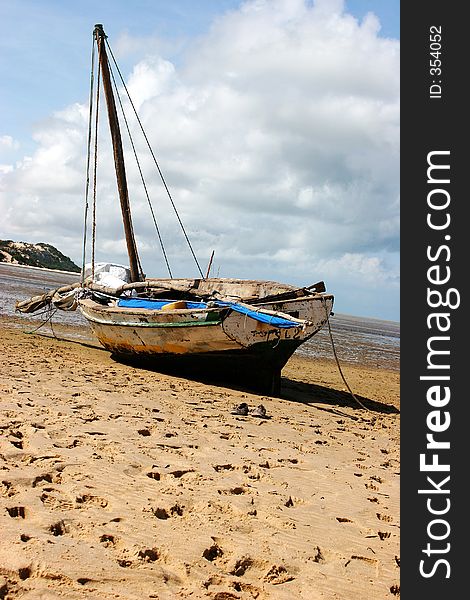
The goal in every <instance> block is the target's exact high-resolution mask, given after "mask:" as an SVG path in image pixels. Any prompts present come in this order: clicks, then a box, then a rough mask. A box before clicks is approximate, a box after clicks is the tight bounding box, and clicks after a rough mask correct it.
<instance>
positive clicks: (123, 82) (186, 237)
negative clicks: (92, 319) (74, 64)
mask: <svg viewBox="0 0 470 600" xmlns="http://www.w3.org/2000/svg"><path fill="white" fill-rule="evenodd" d="M105 41H106V46H107V47H108V50H109V53H110V54H111V57H112V59H113V62H114V65H115V67H116V70H117V72H118V74H119V78H120V80H121V83H122V85H123V87H124V89H125V90H126V94H127V97H128V98H129V102H130V104H131V106H132V109H133V111H134V114H135V116H136V118H137V122H138V123H139V126H140V129H141V131H142V134H143V136H144V138H145V141H146V143H147V146H148V149H149V150H150V153H151V155H152V158H153V161H154V163H155V166H156V167H157V170H158V173H159V175H160V179H161V181H162V183H163V186H164V188H165V191H166V193H167V195H168V198H169V200H170V202H171V205H172V207H173V210H174V211H175V215H176V218H177V219H178V222H179V224H180V227H181V230H182V232H183V235H184V237H185V239H186V242H187V244H188V246H189V249H190V251H191V254H192V256H193V258H194V261H195V263H196V266H197V268H198V270H199V273H200V275H201V277H202V279H204V274H203V272H202V270H201V267H200V265H199V262H198V260H197V258H196V254H195V253H194V250H193V247H192V245H191V242H190V241H189V237H188V235H187V233H186V230H185V228H184V225H183V222H182V221H181V218H180V216H179V213H178V210H177V208H176V206H175V203H174V201H173V198H172V196H171V193H170V190H169V188H168V186H167V183H166V181H165V178H164V176H163V173H162V171H161V169H160V165H159V164H158V161H157V159H156V157H155V154H154V152H153V150H152V147H151V145H150V142H149V140H148V137H147V134H146V133H145V130H144V128H143V125H142V122H141V120H140V118H139V115H138V114H137V110H136V108H135V106H134V103H133V101H132V98H131V96H130V94H129V90H128V89H127V86H126V83H125V81H124V78H123V76H122V73H121V70H120V69H119V66H118V64H117V62H116V59H115V58H114V54H113V51H112V50H111V46H110V45H109V42H108V40H107V39H106V40H105Z"/></svg>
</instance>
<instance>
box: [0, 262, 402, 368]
mask: <svg viewBox="0 0 470 600" xmlns="http://www.w3.org/2000/svg"><path fill="white" fill-rule="evenodd" d="M78 280H79V274H77V273H67V272H64V271H52V270H50V269H37V268H32V267H23V266H18V265H9V264H6V263H0V316H3V317H13V316H15V317H16V319H15V324H16V325H17V326H20V327H21V326H23V327H24V328H25V329H28V328H29V330H30V329H31V322H33V323H34V326H35V324H36V323H37V324H38V325H40V324H41V322H43V321H45V320H46V319H47V316H48V315H47V314H35V313H32V314H27V315H23V314H22V313H15V304H16V302H17V301H21V300H27V299H29V298H30V297H31V296H38V295H41V294H44V293H45V292H47V291H49V290H51V289H55V288H58V287H61V286H64V285H68V284H71V283H75V282H77V281H78ZM22 318H23V321H22V320H21V319H22ZM52 323H53V324H54V323H60V324H63V325H69V326H71V329H70V335H71V336H74V337H77V338H85V339H92V334H91V332H90V329H89V326H88V323H87V321H86V319H85V318H84V317H83V316H82V315H81V313H80V311H78V310H77V311H73V312H64V311H61V310H58V311H57V312H55V313H54V315H53V317H52ZM330 326H331V336H330V330H329V328H328V326H327V325H325V326H324V327H323V328H322V329H321V331H319V332H318V333H317V334H316V335H314V336H313V337H312V338H311V339H310V340H308V341H306V342H305V343H304V344H302V345H301V346H300V347H299V348H298V349H297V351H296V353H297V354H298V355H299V356H304V357H307V358H312V359H313V358H332V359H333V358H334V353H333V346H332V339H333V343H334V347H335V350H336V354H337V356H338V359H339V361H340V362H349V363H356V364H360V365H372V366H377V367H381V368H386V369H393V370H398V369H399V360H400V324H399V323H396V322H394V321H382V320H379V319H370V318H366V317H355V316H351V315H343V314H338V313H335V314H334V315H333V316H332V317H330ZM44 327H45V328H47V327H48V325H45V326H44Z"/></svg>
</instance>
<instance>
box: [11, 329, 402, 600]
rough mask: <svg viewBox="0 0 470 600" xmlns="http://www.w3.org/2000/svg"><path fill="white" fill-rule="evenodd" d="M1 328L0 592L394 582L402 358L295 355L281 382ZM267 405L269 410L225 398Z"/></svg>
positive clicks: (394, 593)
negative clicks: (364, 360) (152, 366)
mask: <svg viewBox="0 0 470 600" xmlns="http://www.w3.org/2000/svg"><path fill="white" fill-rule="evenodd" d="M14 325H17V322H16V321H15V319H6V318H4V319H3V320H1V321H0V327H1V349H2V360H1V367H0V371H1V383H0V386H1V405H2V412H1V419H0V429H1V444H0V469H1V478H0V479H1V482H0V505H1V509H0V527H1V532H2V535H1V538H2V543H1V545H0V598H4V599H7V600H10V599H16V598H25V599H35V600H36V599H44V600H49V599H51V600H52V599H61V600H66V599H67V600H69V599H70V600H72V599H79V598H80V599H81V598H93V599H106V600H108V599H111V598H115V599H126V600H127V599H129V600H130V599H136V600H141V599H143V598H159V599H161V600H171V599H173V598H192V599H198V598H201V599H206V598H211V599H214V600H230V599H253V598H255V599H256V598H257V599H258V600H264V599H276V600H277V599H279V600H281V599H282V600H292V599H297V598H299V599H305V600H316V599H324V600H330V599H339V600H352V599H358V600H359V599H360V600H362V599H364V598H367V599H368V600H375V599H377V600H379V599H386V598H393V597H398V596H399V594H400V588H399V582H400V575H399V571H400V569H399V566H400V557H399V541H400V528H399V527H400V525H399V523H400V515H399V470H400V469H399V464H400V463H399V459H400V456H399V419H400V414H399V406H400V405H399V373H398V372H397V371H391V370H386V369H378V368H375V367H372V366H367V365H364V366H357V365H349V364H347V365H343V372H344V374H345V376H346V378H347V381H348V383H349V385H350V387H351V389H352V390H353V391H354V394H355V395H356V396H357V398H358V399H359V400H360V402H361V404H363V405H364V407H365V408H363V407H362V406H360V405H359V404H358V403H356V402H355V400H354V399H353V398H352V397H351V395H350V394H349V392H348V391H347V389H346V387H345V385H344V383H343V381H342V380H341V377H340V375H339V372H338V369H337V366H336V363H335V362H334V361H333V360H325V359H322V360H312V359H307V358H300V357H297V356H294V357H293V358H292V359H291V360H290V361H289V363H288V364H287V366H286V367H285V369H284V370H283V384H282V394H281V397H280V398H269V397H266V396H259V395H255V394H251V393H249V392H247V391H244V390H236V389H232V388H228V387H223V386H221V385H214V384H208V383H204V382H198V381H190V380H187V379H182V378H178V377H175V376H171V375H167V374H161V373H157V372H152V371H148V370H144V369H136V368H133V367H130V366H127V365H124V364H121V363H118V362H116V361H114V360H113V359H112V358H111V357H110V355H109V353H108V352H106V351H105V350H103V349H101V347H100V346H99V345H98V344H97V343H96V344H95V343H88V342H80V341H77V340H75V341H71V340H70V339H67V329H66V328H55V334H56V336H57V338H58V339H57V338H54V337H52V336H51V332H50V330H47V329H46V328H44V330H41V331H40V332H38V333H41V332H43V334H42V335H38V333H36V334H28V333H26V332H25V328H24V326H23V327H18V326H16V327H15V326H14ZM241 402H246V403H247V404H248V405H249V406H250V408H253V407H256V406H258V405H259V404H263V405H264V406H265V408H266V410H267V415H268V417H269V418H267V419H261V418H256V417H253V416H238V415H234V414H231V411H232V409H233V408H234V407H235V406H237V405H239V404H240V403H241Z"/></svg>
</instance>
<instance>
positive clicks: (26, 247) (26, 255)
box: [0, 240, 80, 273]
mask: <svg viewBox="0 0 470 600" xmlns="http://www.w3.org/2000/svg"><path fill="white" fill-rule="evenodd" d="M0 262H4V263H11V264H17V265H27V266H29V267H42V268H44V269H56V270H60V271H72V272H73V273H80V267H77V265H76V264H75V263H74V262H72V261H71V260H70V258H69V257H68V256H65V255H64V254H62V252H60V251H59V250H57V248H54V246H51V245H50V244H44V243H42V242H41V243H40V244H28V243H26V242H13V241H12V240H0Z"/></svg>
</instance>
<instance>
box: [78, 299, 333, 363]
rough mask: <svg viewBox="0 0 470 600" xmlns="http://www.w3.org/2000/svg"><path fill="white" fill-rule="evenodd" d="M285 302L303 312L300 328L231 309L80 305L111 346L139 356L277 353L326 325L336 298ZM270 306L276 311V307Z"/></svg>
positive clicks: (292, 310) (82, 302) (288, 309)
mask: <svg viewBox="0 0 470 600" xmlns="http://www.w3.org/2000/svg"><path fill="white" fill-rule="evenodd" d="M282 304H283V306H285V309H286V310H285V313H286V315H288V314H289V313H290V314H292V315H294V316H297V315H296V313H299V315H300V314H302V320H299V321H298V322H299V324H298V326H297V327H292V328H279V327H274V326H272V325H269V324H266V323H261V322H259V321H256V320H255V319H253V318H251V317H249V316H246V315H243V314H240V313H238V312H235V311H232V310H231V309H227V308H217V309H215V310H214V309H210V310H207V309H194V310H189V309H182V310H172V311H155V310H146V309H129V308H121V307H115V306H103V305H100V304H98V303H96V302H93V301H92V300H80V301H79V306H80V309H81V311H82V313H83V315H84V316H85V317H86V318H87V320H88V321H89V322H90V324H91V327H92V329H93V331H94V333H95V335H96V336H97V338H98V340H99V341H100V342H101V344H102V345H103V346H104V347H105V348H107V349H108V350H110V351H111V352H115V353H124V354H134V355H135V354H137V355H161V354H172V355H183V354H210V353H211V352H217V353H220V352H224V351H227V352H229V353H230V352H233V351H234V350H240V349H244V348H245V349H246V348H250V347H251V346H254V345H259V344H267V345H269V347H272V348H273V349H274V348H276V345H278V344H279V342H281V341H287V340H291V341H293V342H295V343H296V345H299V344H300V343H302V342H303V341H305V340H306V339H308V338H310V337H311V336H312V335H314V334H315V333H316V332H317V331H318V330H319V329H320V328H321V327H322V325H324V323H325V322H326V320H327V317H328V315H329V313H330V311H331V307H332V298H330V297H324V296H318V297H308V298H304V299H302V300H298V299H296V300H295V301H294V302H289V301H288V302H284V303H282ZM278 305H279V303H278ZM265 308H266V309H270V310H272V308H273V306H271V305H270V306H268V305H266V307H265ZM304 315H306V316H308V319H305V317H304Z"/></svg>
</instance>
